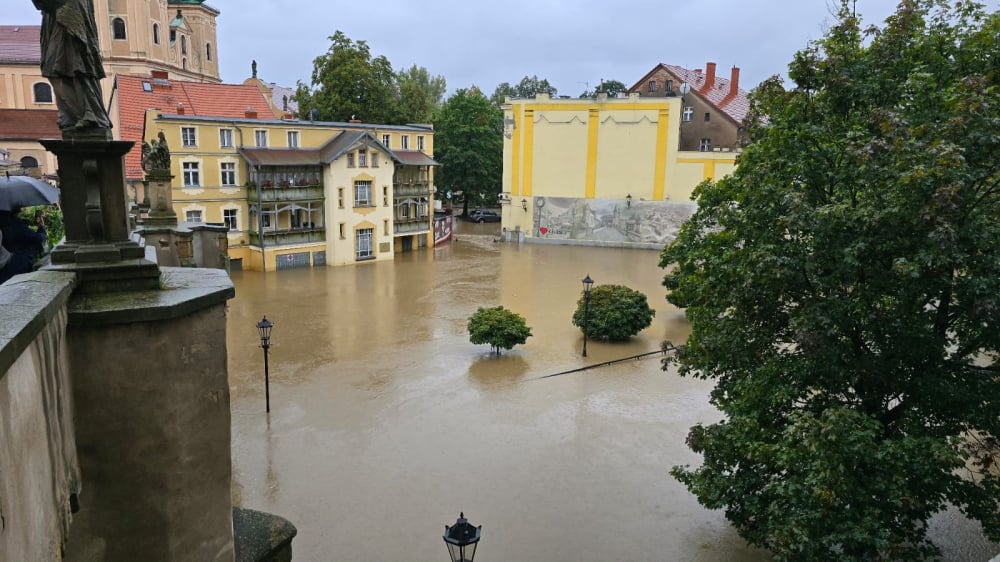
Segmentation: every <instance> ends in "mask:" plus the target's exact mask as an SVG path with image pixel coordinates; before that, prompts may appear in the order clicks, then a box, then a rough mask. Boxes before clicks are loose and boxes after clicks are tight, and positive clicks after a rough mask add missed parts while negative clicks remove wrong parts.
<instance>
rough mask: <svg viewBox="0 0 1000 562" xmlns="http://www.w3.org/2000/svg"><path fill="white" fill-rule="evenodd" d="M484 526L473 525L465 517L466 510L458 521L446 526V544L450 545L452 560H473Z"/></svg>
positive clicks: (465, 561)
mask: <svg viewBox="0 0 1000 562" xmlns="http://www.w3.org/2000/svg"><path fill="white" fill-rule="evenodd" d="M482 531H483V526H482V525H480V526H478V527H476V526H473V525H472V524H471V523H469V521H468V520H466V518H465V512H461V513H459V515H458V521H455V524H454V525H452V526H451V527H449V526H448V525H445V526H444V544H445V545H446V546H447V547H448V555H449V556H451V562H473V559H474V558H475V557H476V546H477V545H478V544H479V535H480V534H481V533H482Z"/></svg>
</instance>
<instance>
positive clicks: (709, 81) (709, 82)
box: [701, 62, 715, 92]
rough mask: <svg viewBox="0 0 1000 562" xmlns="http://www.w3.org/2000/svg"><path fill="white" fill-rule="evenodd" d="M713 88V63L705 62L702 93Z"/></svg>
mask: <svg viewBox="0 0 1000 562" xmlns="http://www.w3.org/2000/svg"><path fill="white" fill-rule="evenodd" d="M714 87H715V63H714V62H707V63H705V85H704V86H702V88H701V91H702V92H710V91H711V90H712V88H714Z"/></svg>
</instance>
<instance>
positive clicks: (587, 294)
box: [583, 273, 594, 357]
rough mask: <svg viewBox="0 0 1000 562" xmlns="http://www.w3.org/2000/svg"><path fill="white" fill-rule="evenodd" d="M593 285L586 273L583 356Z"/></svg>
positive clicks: (584, 354) (585, 354)
mask: <svg viewBox="0 0 1000 562" xmlns="http://www.w3.org/2000/svg"><path fill="white" fill-rule="evenodd" d="M593 286H594V280H593V279H591V278H590V274H589V273H588V274H587V276H586V277H584V278H583V356H584V357H586V356H587V328H588V327H589V324H590V289H591V287H593Z"/></svg>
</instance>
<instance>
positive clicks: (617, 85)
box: [580, 80, 628, 99]
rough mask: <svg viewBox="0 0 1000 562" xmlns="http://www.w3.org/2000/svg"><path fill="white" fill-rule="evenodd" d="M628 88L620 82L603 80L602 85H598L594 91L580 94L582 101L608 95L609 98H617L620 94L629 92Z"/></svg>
mask: <svg viewBox="0 0 1000 562" xmlns="http://www.w3.org/2000/svg"><path fill="white" fill-rule="evenodd" d="M627 91H628V86H626V85H625V84H623V83H621V82H619V81H618V80H601V83H600V84H598V85H597V87H596V88H594V89H593V90H586V91H584V92H583V93H582V94H580V99H584V98H590V99H594V98H596V97H597V94H601V93H604V94H608V97H609V98H613V97H617V96H618V94H620V93H622V92H627Z"/></svg>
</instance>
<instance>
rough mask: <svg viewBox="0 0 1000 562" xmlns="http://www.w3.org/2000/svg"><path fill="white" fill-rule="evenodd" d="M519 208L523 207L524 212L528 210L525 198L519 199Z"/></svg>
mask: <svg viewBox="0 0 1000 562" xmlns="http://www.w3.org/2000/svg"><path fill="white" fill-rule="evenodd" d="M521 208H522V209H524V212H525V213H527V212H528V200H527V199H521Z"/></svg>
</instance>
